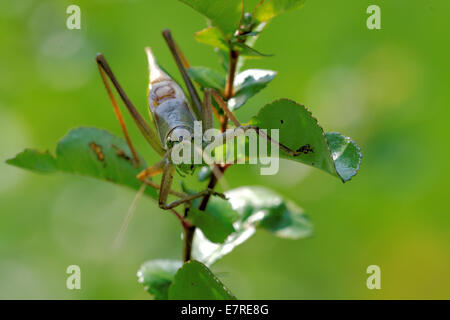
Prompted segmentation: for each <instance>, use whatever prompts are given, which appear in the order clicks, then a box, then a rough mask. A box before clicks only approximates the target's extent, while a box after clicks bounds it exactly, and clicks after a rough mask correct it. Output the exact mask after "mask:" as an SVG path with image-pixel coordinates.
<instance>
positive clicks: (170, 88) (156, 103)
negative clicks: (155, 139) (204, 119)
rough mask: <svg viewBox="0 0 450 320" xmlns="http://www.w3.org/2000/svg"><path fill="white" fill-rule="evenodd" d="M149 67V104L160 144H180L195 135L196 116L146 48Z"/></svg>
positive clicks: (174, 83) (177, 86)
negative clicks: (187, 137)
mask: <svg viewBox="0 0 450 320" xmlns="http://www.w3.org/2000/svg"><path fill="white" fill-rule="evenodd" d="M147 57H148V62H149V68H150V84H149V95H148V99H149V105H150V112H151V113H152V116H153V120H154V122H155V126H156V127H157V129H158V134H159V138H160V140H161V144H162V146H163V147H164V148H166V149H167V143H168V142H170V141H172V142H173V141H180V140H182V139H183V138H186V134H188V135H191V136H192V134H193V132H194V119H195V118H194V116H193V114H192V112H191V110H190V109H189V106H188V104H187V100H186V97H185V95H184V92H183V90H182V89H181V88H180V86H179V85H178V84H177V83H176V82H175V81H173V80H172V79H171V78H170V77H169V76H168V75H167V74H166V73H165V72H164V71H162V70H161V68H159V66H158V65H157V64H156V61H155V58H154V56H153V54H152V52H151V51H150V49H149V48H147Z"/></svg>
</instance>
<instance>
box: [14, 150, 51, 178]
mask: <svg viewBox="0 0 450 320" xmlns="http://www.w3.org/2000/svg"><path fill="white" fill-rule="evenodd" d="M6 163H8V164H11V165H13V166H16V167H19V168H23V169H28V170H33V171H37V172H42V173H51V172H55V171H56V170H58V168H57V167H56V160H55V158H53V156H52V155H51V154H50V152H48V151H46V152H39V151H36V150H32V149H25V150H24V151H22V152H21V153H19V154H17V155H16V156H15V157H14V158H12V159H8V160H6Z"/></svg>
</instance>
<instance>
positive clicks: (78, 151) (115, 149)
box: [7, 127, 157, 199]
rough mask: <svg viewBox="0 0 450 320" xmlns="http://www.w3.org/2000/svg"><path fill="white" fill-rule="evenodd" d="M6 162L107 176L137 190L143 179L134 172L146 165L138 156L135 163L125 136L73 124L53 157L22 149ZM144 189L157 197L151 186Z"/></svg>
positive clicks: (107, 178)
mask: <svg viewBox="0 0 450 320" xmlns="http://www.w3.org/2000/svg"><path fill="white" fill-rule="evenodd" d="M7 163H9V164H12V165H15V166H17V167H20V168H23V169H28V170H32V171H37V172H55V171H62V172H68V173H73V174H80V175H84V176H90V177H94V178H97V179H102V180H107V181H110V182H114V183H118V184H121V185H125V186H128V187H130V188H133V189H135V190H138V189H139V188H140V187H141V185H142V183H141V182H140V181H139V180H138V179H137V178H136V175H137V174H138V173H139V172H141V171H142V170H143V169H145V168H146V167H147V166H146V164H145V161H144V159H142V158H141V157H140V165H139V166H138V167H135V166H134V165H133V163H132V156H131V152H130V149H129V148H128V145H127V144H126V142H125V140H123V139H121V138H118V137H116V136H114V135H112V134H111V133H109V132H107V131H105V130H100V129H96V128H86V127H81V128H76V129H73V130H71V131H70V132H69V133H68V134H67V135H66V136H65V137H64V138H62V139H61V140H60V141H59V142H58V145H57V147H56V157H53V156H52V155H51V154H50V153H48V152H47V153H39V152H37V151H33V150H28V149H27V150H25V151H23V152H21V153H19V154H18V155H17V156H16V157H15V158H13V159H9V160H8V161H7ZM145 193H146V194H147V195H149V196H151V197H152V198H155V199H156V198H157V194H156V191H155V190H154V189H153V188H146V190H145Z"/></svg>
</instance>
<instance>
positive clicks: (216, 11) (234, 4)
mask: <svg viewBox="0 0 450 320" xmlns="http://www.w3.org/2000/svg"><path fill="white" fill-rule="evenodd" d="M180 1H181V2H183V3H185V4H187V5H188V6H190V7H192V8H193V9H194V10H197V11H198V12H200V13H201V14H203V15H204V16H205V17H207V18H208V19H210V20H211V22H212V23H213V24H214V25H216V26H217V27H219V28H220V29H221V30H222V31H223V32H224V33H225V34H228V35H232V34H233V33H234V31H235V30H236V29H237V28H238V27H239V22H240V21H241V17H242V11H243V8H242V1H241V0H226V1H210V0H180Z"/></svg>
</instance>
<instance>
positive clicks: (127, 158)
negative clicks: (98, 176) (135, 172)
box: [111, 144, 133, 164]
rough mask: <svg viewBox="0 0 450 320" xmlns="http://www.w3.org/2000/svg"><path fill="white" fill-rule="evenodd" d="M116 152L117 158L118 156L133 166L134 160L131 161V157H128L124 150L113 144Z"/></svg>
mask: <svg viewBox="0 0 450 320" xmlns="http://www.w3.org/2000/svg"><path fill="white" fill-rule="evenodd" d="M111 146H112V147H113V148H114V149H115V150H116V156H118V157H119V158H123V159H125V160H126V161H128V162H130V163H131V164H133V159H131V157H130V156H128V155H127V154H126V153H125V151H123V150H122V149H120V148H119V147H117V146H116V145H114V144H112V145H111Z"/></svg>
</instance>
